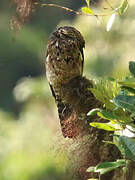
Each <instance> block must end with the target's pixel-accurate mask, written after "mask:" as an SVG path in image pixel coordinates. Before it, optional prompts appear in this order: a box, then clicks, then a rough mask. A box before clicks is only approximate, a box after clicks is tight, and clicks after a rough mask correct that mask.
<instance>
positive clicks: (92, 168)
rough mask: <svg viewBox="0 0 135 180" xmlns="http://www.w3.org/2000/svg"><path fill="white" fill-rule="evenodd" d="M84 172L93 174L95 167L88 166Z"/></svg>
mask: <svg viewBox="0 0 135 180" xmlns="http://www.w3.org/2000/svg"><path fill="white" fill-rule="evenodd" d="M86 172H95V166H90V167H89V168H88V169H87V170H86Z"/></svg>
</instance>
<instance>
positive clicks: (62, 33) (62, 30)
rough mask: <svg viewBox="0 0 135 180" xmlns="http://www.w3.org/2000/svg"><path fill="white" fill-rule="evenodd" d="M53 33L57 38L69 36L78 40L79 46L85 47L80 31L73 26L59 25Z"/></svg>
mask: <svg viewBox="0 0 135 180" xmlns="http://www.w3.org/2000/svg"><path fill="white" fill-rule="evenodd" d="M53 35H55V36H57V37H59V38H67V39H68V38H70V39H73V40H75V41H77V42H78V45H79V46H80V48H84V47H85V41H84V39H83V37H82V35H81V33H80V32H79V31H78V30H77V29H75V28H74V27H71V26H62V27H59V28H58V29H57V30H56V31H55V32H54V33H53Z"/></svg>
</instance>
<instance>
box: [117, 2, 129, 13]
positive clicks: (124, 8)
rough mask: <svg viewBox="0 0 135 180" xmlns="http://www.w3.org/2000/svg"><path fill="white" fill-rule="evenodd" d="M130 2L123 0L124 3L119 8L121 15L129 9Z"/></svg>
mask: <svg viewBox="0 0 135 180" xmlns="http://www.w3.org/2000/svg"><path fill="white" fill-rule="evenodd" d="M128 5H129V4H128V0H123V2H122V3H121V5H120V7H119V14H120V15H122V14H123V13H125V12H126V10H127V8H128Z"/></svg>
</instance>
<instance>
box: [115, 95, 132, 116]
mask: <svg viewBox="0 0 135 180" xmlns="http://www.w3.org/2000/svg"><path fill="white" fill-rule="evenodd" d="M114 103H115V104H116V105H117V106H119V107H122V108H124V109H126V110H128V111H130V112H132V113H135V96H128V95H119V96H116V97H115V98H114Z"/></svg>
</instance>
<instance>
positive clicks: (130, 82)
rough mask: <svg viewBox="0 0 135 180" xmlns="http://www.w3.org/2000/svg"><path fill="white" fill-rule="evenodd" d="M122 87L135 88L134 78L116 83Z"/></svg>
mask: <svg viewBox="0 0 135 180" xmlns="http://www.w3.org/2000/svg"><path fill="white" fill-rule="evenodd" d="M118 83H119V84H120V85H122V86H127V87H130V88H135V78H128V79H125V80H123V81H119V82H118Z"/></svg>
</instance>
